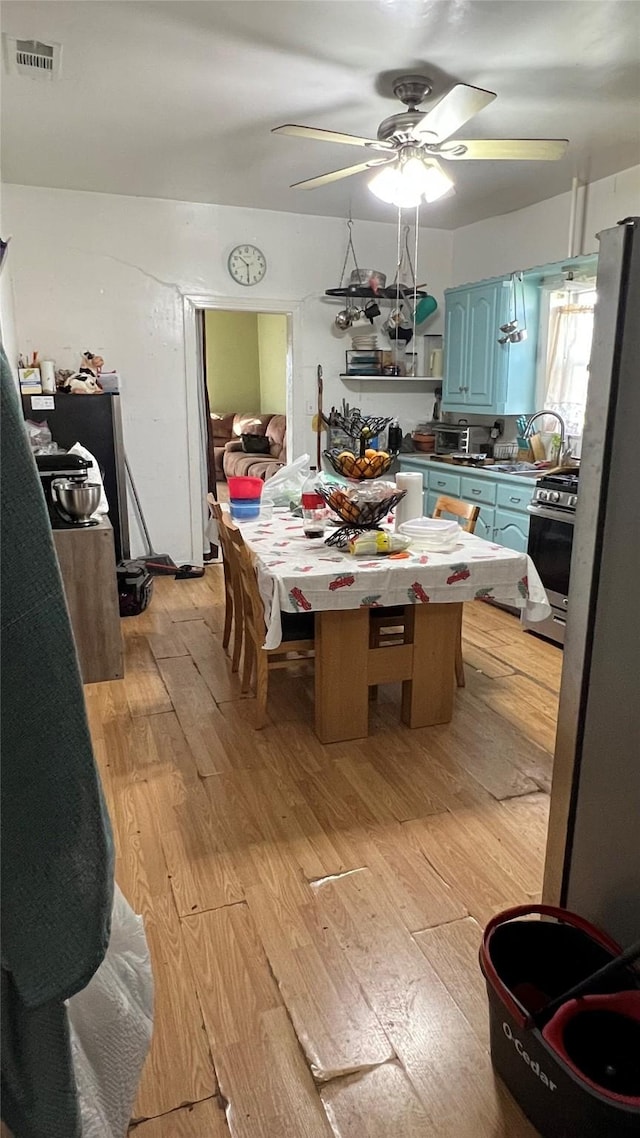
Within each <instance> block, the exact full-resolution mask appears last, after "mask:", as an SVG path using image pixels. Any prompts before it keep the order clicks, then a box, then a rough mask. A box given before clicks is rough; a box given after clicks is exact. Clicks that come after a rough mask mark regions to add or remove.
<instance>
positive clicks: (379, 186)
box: [369, 165, 399, 205]
mask: <svg viewBox="0 0 640 1138" xmlns="http://www.w3.org/2000/svg"><path fill="white" fill-rule="evenodd" d="M398 182H399V171H398V167H397V166H396V165H393V166H386V167H385V168H384V170H380V172H379V173H378V174H375V175H374V177H373V178H372V179H371V181H370V182H369V189H370V190H371V193H372V194H375V196H376V197H377V198H380V201H382V202H387V203H388V204H389V205H395V204H396V194H397V192H398Z"/></svg>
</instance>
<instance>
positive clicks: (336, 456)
mask: <svg viewBox="0 0 640 1138" xmlns="http://www.w3.org/2000/svg"><path fill="white" fill-rule="evenodd" d="M391 421H392V420H391V419H390V418H387V417H386V416H379V415H363V414H362V412H361V411H360V410H359V409H358V408H357V407H354V409H353V411H351V412H350V414H349V415H335V416H334V419H333V422H332V425H334V424H335V426H337V427H339V428H340V429H341V430H342V431H344V433H345V435H348V436H349V437H350V438H351V439H353V444H354V447H355V450H354V451H353V452H352V451H349V450H346V449H345V448H342V449H339V448H338V447H330V448H329V449H328V450H325V452H324V457H325V458H326V460H327V462H328V463H329V465H330V466H331V467H332V468H333V469H334V470H335V472H336V474H339V475H340V477H341V478H349V479H350V480H351V481H353V482H364V481H368V480H370V479H373V478H382V476H383V475H385V474H387V473H388V471H389V470H390V469H391V465H392V463H393V461H394V459H395V458H396V455H397V453H398V452H397V451H381V450H373V449H372V448H371V440H372V439H375V438H376V437H377V436H378V435H379V434H380V432H381V431H384V430H386V428H387V427H388V426H389V423H390V422H391ZM367 450H369V451H370V453H369V454H367V453H366V452H367Z"/></svg>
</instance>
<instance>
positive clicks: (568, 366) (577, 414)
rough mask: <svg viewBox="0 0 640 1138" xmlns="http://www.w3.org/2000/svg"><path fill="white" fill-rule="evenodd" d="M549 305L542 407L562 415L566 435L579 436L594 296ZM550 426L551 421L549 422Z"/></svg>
mask: <svg viewBox="0 0 640 1138" xmlns="http://www.w3.org/2000/svg"><path fill="white" fill-rule="evenodd" d="M569 299H570V298H568V297H567V296H566V295H565V296H564V297H563V299H562V301H561V302H560V303H556V304H554V303H553V302H552V304H551V310H550V315H549V340H548V347H547V392H546V398H545V404H544V405H545V407H548V408H549V410H550V411H557V412H558V414H560V415H562V418H563V419H564V420H565V423H566V425H567V433H568V434H570V435H581V434H582V430H583V426H584V412H585V407H586V403H587V387H588V384H589V359H590V357H591V340H592V337H593V311H594V305H595V292H584V293H581V294H579V296H578V297H576V298H575V299H576V301H578V302H577V303H575V302H574V303H569V302H568V301H569ZM550 422H551V420H550Z"/></svg>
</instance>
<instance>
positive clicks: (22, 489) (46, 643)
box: [0, 352, 113, 1138]
mask: <svg viewBox="0 0 640 1138" xmlns="http://www.w3.org/2000/svg"><path fill="white" fill-rule="evenodd" d="M0 371H1V377H0V378H1V403H0V409H1V415H2V432H1V441H2V478H1V483H0V505H1V509H2V518H1V534H2V551H1V552H2V592H1V604H2V613H1V632H2V738H1V742H2V967H3V969H4V971H5V972H6V973H7V974H8V979H7V978H5V979H4V980H3V996H4V997H5V1003H6V1004H7V1005H8V1006H5V1007H3V1023H4V1024H5V1026H6V1025H7V1024H10V1026H11V1030H10V1032H9V1049H10V1052H11V1053H10V1054H9V1055H8V1056H7V1055H6V1054H5V1049H4V1048H3V1057H2V1075H3V1101H2V1112H3V1117H6V1120H7V1122H8V1124H9V1125H10V1126H11V1128H12V1129H13V1130H14V1132H15V1135H16V1138H22V1135H25V1136H28V1138H32V1136H33V1138H40V1136H42V1138H58V1136H60V1138H63V1136H64V1138H72V1136H73V1135H74V1134H75V1132H76V1131H75V1129H74V1127H75V1126H76V1120H75V1119H74V1117H73V1115H74V1111H75V1096H74V1095H73V1094H71V1095H68V1094H67V1095H66V1096H65V1095H63V1096H62V1097H63V1099H64V1100H65V1101H67V1099H69V1110H70V1112H71V1113H70V1114H69V1115H68V1117H67V1118H66V1120H65V1119H64V1118H63V1117H62V1116H61V1117H60V1122H59V1123H58V1122H57V1121H56V1118H55V1117H54V1115H52V1114H51V1110H53V1109H54V1104H53V1103H46V1102H44V1103H43V1101H42V1097H43V1096H42V1094H39V1095H38V1096H37V1101H31V1100H32V1099H33V1096H28V1095H27V1089H28V1088H29V1087H33V1088H34V1089H35V1088H36V1087H37V1086H38V1084H39V1082H40V1084H41V1086H43V1087H45V1088H46V1087H47V1086H57V1087H64V1086H67V1087H68V1088H69V1087H71V1089H72V1090H73V1078H72V1072H71V1073H70V1071H69V1065H70V1059H69V1048H68V1029H67V1027H66V1012H64V1016H62V1015H61V1011H60V1008H61V1002H62V1001H63V1000H65V999H67V998H68V997H69V996H72V995H73V994H74V993H75V992H77V991H79V990H80V989H81V988H83V987H84V986H85V985H86V984H87V983H88V981H89V980H90V978H91V976H92V975H93V973H94V972H95V970H96V969H97V967H98V965H99V964H100V962H101V960H102V958H103V956H104V953H105V951H106V948H107V943H108V939H109V924H110V917H111V904H112V894H113V851H112V841H111V830H110V826H109V821H108V816H107V812H106V809H105V806H104V801H103V797H102V790H101V786H100V780H99V776H98V773H97V770H96V767H95V763H94V759H93V751H92V747H91V739H90V735H89V730H88V726H87V721H86V716H85V708H84V698H83V692H82V684H81V680H80V673H79V670H78V662H77V658H76V652H75V645H74V642H73V636H72V633H71V627H70V624H69V617H68V613H67V608H66V603H65V599H64V593H63V590H62V583H61V580H60V574H59V570H58V564H57V560H56V556H55V552H54V548H53V540H52V535H51V528H50V524H49V518H48V515H47V510H46V505H45V501H44V497H43V494H42V488H41V486H40V479H39V478H38V474H37V470H36V466H35V463H34V460H33V457H32V454H31V451H30V448H29V444H28V441H27V437H26V431H25V427H24V421H23V417H22V413H21V409H20V404H19V401H18V396H17V392H16V389H15V385H14V382H13V379H12V376H11V372H10V370H9V367H8V364H7V361H6V357H5V356H4V352H2V356H1V359H0ZM87 588H91V582H90V581H88V582H87ZM45 1005H49V1013H50V1017H51V1018H50V1019H49V1021H48V1022H49V1027H50V1030H49V1031H45V1030H43V1029H42V1016H43V1015H44V1016H45V1018H46V1010H45ZM54 1009H55V1010H54ZM35 1010H38V1012H39V1013H40V1016H41V1018H40V1021H39V1022H40V1031H39V1032H38V1031H36V1032H34V1031H33V1023H34V1019H33V1017H32V1016H30V1012H31V1011H35ZM22 1029H24V1036H23V1039H22V1043H21V1042H20V1033H21V1030H22ZM38 1035H39V1037H40V1043H39V1044H38ZM65 1039H66V1042H65ZM52 1040H57V1044H56V1045H53V1044H52ZM3 1042H4V1041H3ZM16 1047H18V1048H19V1053H16V1050H15V1048H16ZM21 1064H22V1065H23V1071H22V1074H23V1077H22V1079H20V1070H21ZM56 1065H58V1071H57V1072H56V1071H55V1070H54V1068H55V1067H56ZM49 1074H51V1075H52V1078H51V1079H49V1077H48V1076H49ZM69 1074H71V1079H70V1080H69ZM16 1078H17V1079H18V1083H17V1084H16ZM25 1095H27V1098H29V1101H28V1102H27V1103H26V1104H25V1101H24V1100H25ZM7 1100H8V1101H9V1106H8V1107H7ZM12 1108H15V1110H16V1111H18V1114H19V1117H18V1119H16V1117H15V1114H14V1117H13V1121H12V1120H11V1118H10V1117H9V1114H10V1112H11V1110H12ZM56 1110H57V1107H56ZM20 1111H22V1115H21V1118H22V1122H21V1124H20ZM29 1112H31V1113H29ZM54 1113H55V1111H54ZM40 1115H41V1116H42V1123H40V1121H39V1117H40ZM65 1125H66V1126H67V1129H65V1128H64V1127H65Z"/></svg>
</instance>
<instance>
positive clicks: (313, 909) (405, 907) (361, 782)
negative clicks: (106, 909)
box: [85, 566, 562, 1138]
mask: <svg viewBox="0 0 640 1138" xmlns="http://www.w3.org/2000/svg"><path fill="white" fill-rule="evenodd" d="M221 606H222V580H221V568H220V566H213V567H210V568H208V569H207V571H206V576H205V578H204V579H203V580H200V581H183V582H175V581H173V580H171V579H167V578H157V579H156V582H155V596H154V599H153V602H152V604H151V606H150V608H149V609H148V610H147V612H146V613H144V614H143V615H142V616H140V617H135V618H129V619H127V620H125V621H123V631H124V636H125V645H126V678H125V680H124V681H121V682H115V681H114V682H112V683H106V684H96V685H93V686H90V687H87V688H86V689H85V690H86V698H87V708H88V713H89V719H90V723H91V729H92V734H93V739H94V743H95V749H96V755H97V759H98V763H99V766H100V770H101V773H102V778H103V782H104V788H105V794H106V797H107V801H108V804H109V809H110V813H111V818H112V821H113V827H114V833H115V841H116V848H117V865H116V873H117V878H118V881H119V884H120V886H121V888H122V889H123V891H124V893H125V895H126V896H127V897H128V899H129V900H130V902H131V903H132V905H133V906H134V907H135V908H136V910H137V911H138V912H141V913H142V914H143V915H144V919H145V924H146V929H147V935H148V939H149V945H150V950H151V954H152V958H153V966H154V974H155V984H156V1006H155V1028H154V1037H153V1044H152V1047H151V1052H150V1055H149V1058H148V1061H147V1063H146V1066H145V1070H144V1073H143V1078H142V1082H141V1086H140V1090H139V1094H138V1100H137V1103H136V1107H135V1112H134V1120H133V1123H134V1132H135V1134H136V1138H138V1136H139V1138H222V1136H224V1135H226V1136H227V1138H316V1136H317V1138H321V1136H323V1138H330V1135H331V1134H334V1135H337V1136H339V1138H395V1136H397V1138H427V1136H429V1138H529V1136H531V1138H533V1130H532V1128H531V1127H530V1126H529V1124H528V1123H527V1122H526V1120H525V1119H524V1117H523V1116H522V1115H521V1113H520V1111H519V1110H518V1108H517V1107H516V1106H515V1104H514V1103H513V1101H512V1100H511V1098H510V1097H509V1095H508V1094H507V1092H506V1091H505V1089H504V1088H503V1087H502V1086H501V1084H500V1083H498V1082H497V1081H496V1080H495V1079H494V1077H493V1074H492V1069H491V1065H490V1061H489V1055H488V1046H487V1042H488V1041H487V1009H486V999H485V993H484V987H483V980H482V977H481V975H480V972H479V969H478V966H477V950H478V944H479V940H480V935H481V927H482V925H483V923H484V922H486V921H487V919H488V918H489V917H490V915H491V914H492V913H494V912H495V911H496V910H499V909H502V908H506V907H507V906H509V905H512V904H517V903H521V902H526V901H527V900H528V899H537V898H538V896H539V890H540V887H541V882H542V863H543V852H544V843H545V832H546V822H547V806H548V791H549V787H550V780H551V767H552V755H551V753H552V749H553V737H554V725H555V715H556V704H557V692H558V686H559V679H560V668H561V663H562V657H561V653H560V652H559V650H558V649H556V648H555V647H553V646H551V645H548V644H546V643H544V642H542V641H540V640H537V639H535V638H533V637H530V636H527V635H526V634H525V633H523V632H521V630H520V627H519V624H518V621H517V620H516V619H515V618H514V617H511V616H510V615H508V614H507V613H504V612H501V611H499V610H496V609H494V608H492V607H490V606H487V605H483V604H481V603H474V604H471V605H467V606H466V611H465V618H464V657H465V661H466V676H467V687H466V688H465V689H464V690H460V691H458V692H457V696H456V710H455V714H454V718H453V722H452V723H451V724H449V725H447V726H443V727H431V728H424V729H420V730H414V731H412V730H410V729H408V728H406V727H404V726H403V725H402V724H401V722H400V692H399V689H396V688H394V687H385V688H381V689H380V696H379V700H378V703H377V704H372V707H371V731H370V737H369V738H368V739H366V740H363V741H361V742H357V743H344V744H343V743H338V744H333V745H330V746H323V745H322V744H321V743H319V742H318V740H317V739H316V737H315V735H314V733H313V730H312V722H313V703H312V699H313V681H312V677H311V674H310V671H309V665H308V664H307V665H303V666H301V668H300V672H299V673H298V674H294V675H292V674H291V672H287V673H274V675H273V676H272V677H271V681H270V701H269V710H270V715H271V724H270V725H269V726H267V727H266V728H265V729H264V730H263V731H261V732H254V730H253V728H252V713H253V707H252V700H251V699H247V698H243V697H242V696H241V695H240V690H239V682H238V679H237V677H235V676H232V675H231V673H230V669H229V665H228V661H227V659H226V657H225V656H224V654H223V652H222V649H221V627H222V607H221Z"/></svg>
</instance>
